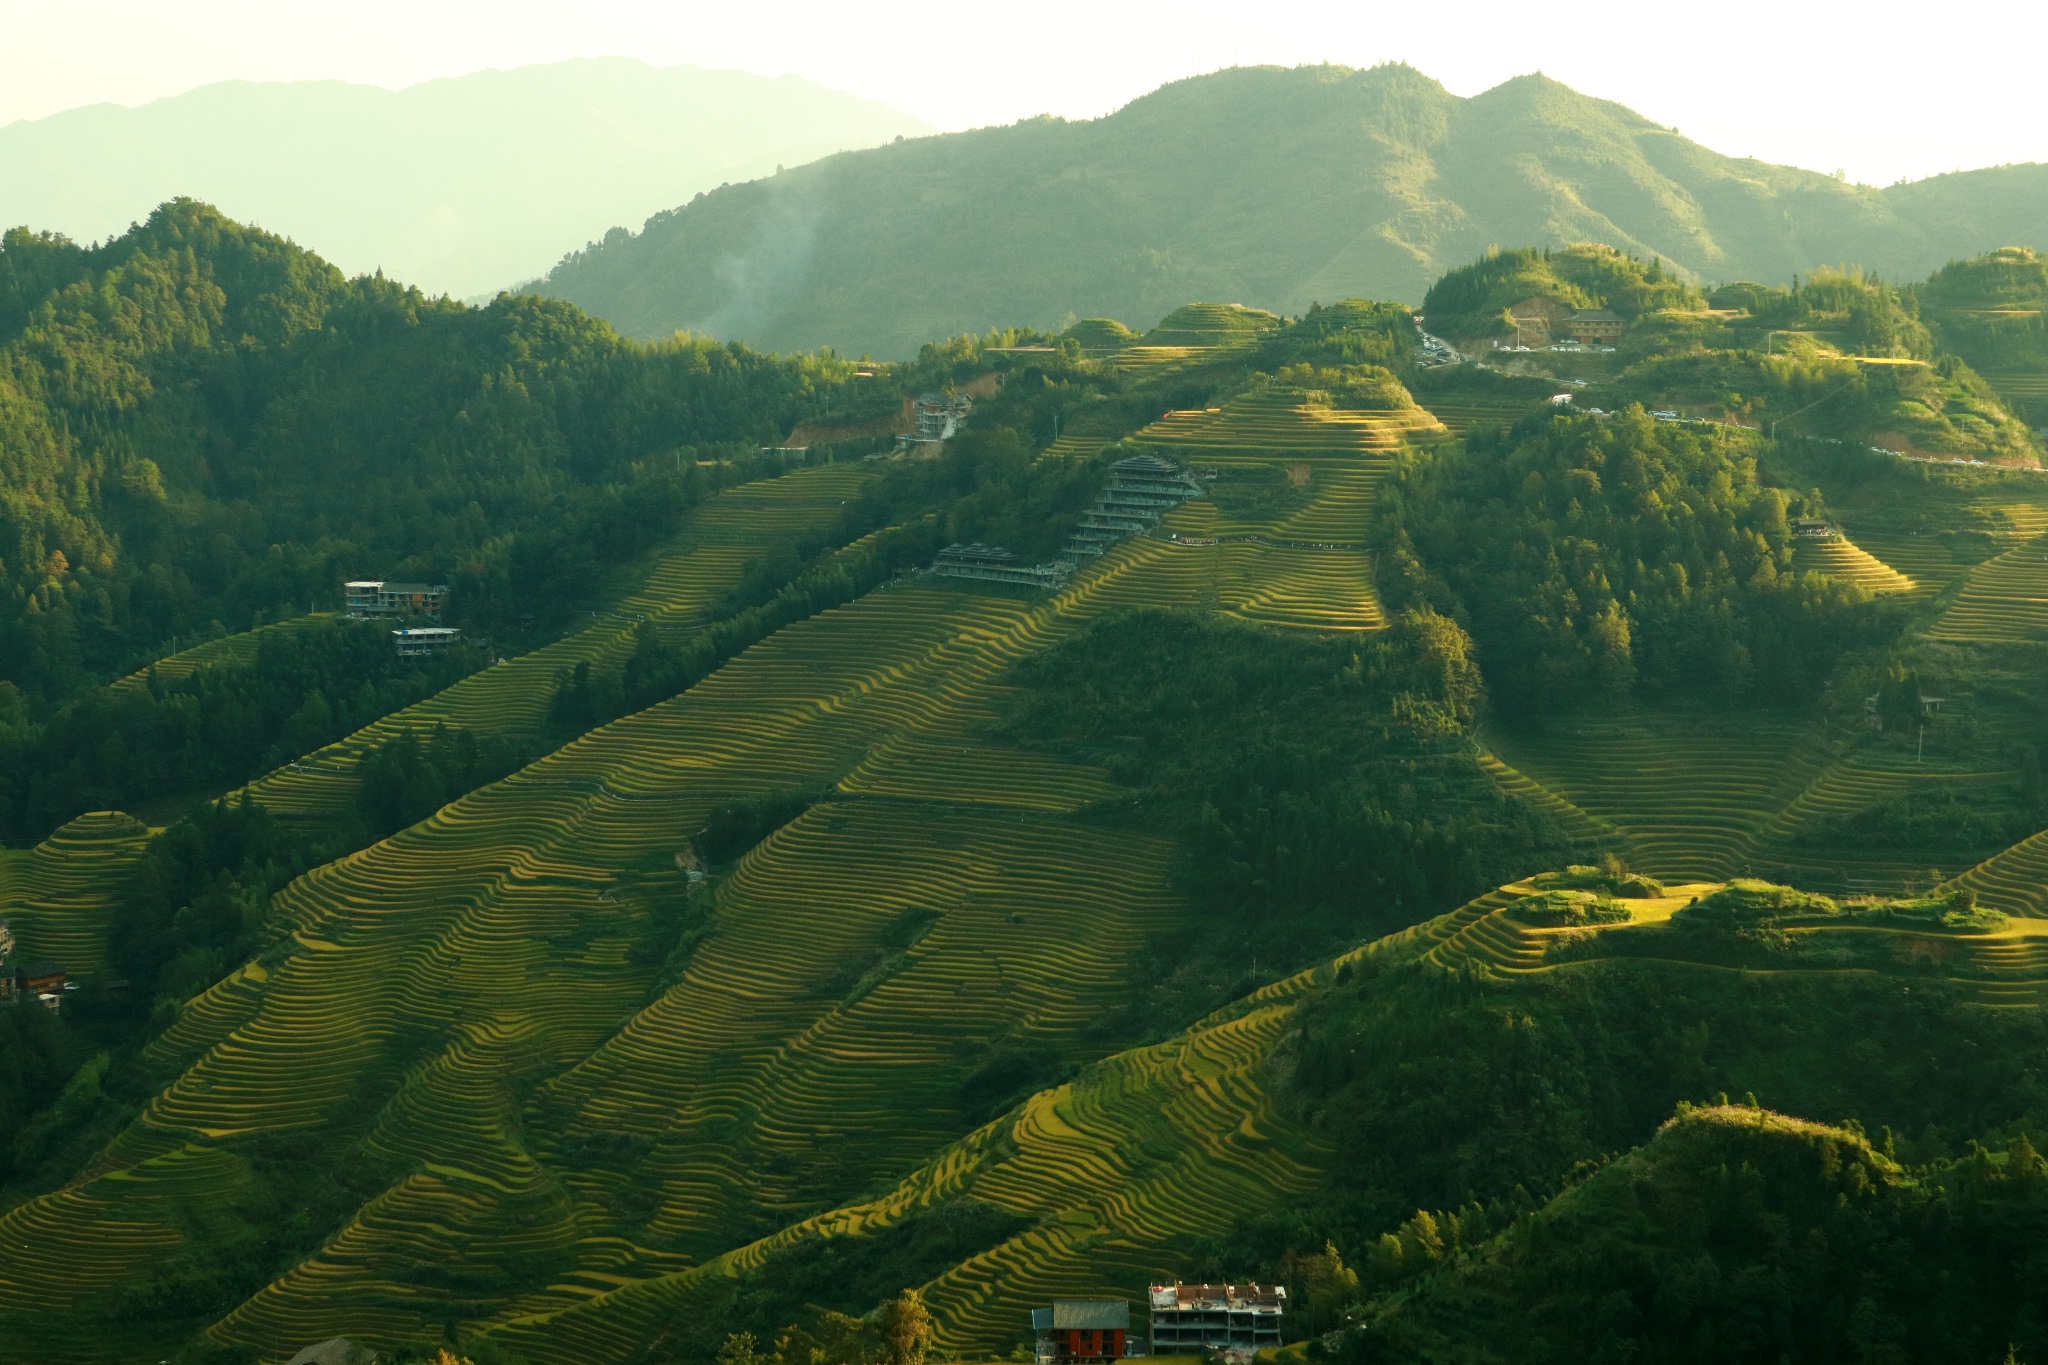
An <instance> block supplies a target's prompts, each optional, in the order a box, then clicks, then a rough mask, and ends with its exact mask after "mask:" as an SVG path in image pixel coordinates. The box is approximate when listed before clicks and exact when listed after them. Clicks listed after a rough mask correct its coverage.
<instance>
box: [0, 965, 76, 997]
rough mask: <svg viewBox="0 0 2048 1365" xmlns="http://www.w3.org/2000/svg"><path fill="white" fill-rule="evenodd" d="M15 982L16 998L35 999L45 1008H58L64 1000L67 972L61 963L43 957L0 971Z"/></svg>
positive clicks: (14, 995) (13, 992)
mask: <svg viewBox="0 0 2048 1365" xmlns="http://www.w3.org/2000/svg"><path fill="white" fill-rule="evenodd" d="M0 975H5V976H6V978H7V979H8V980H9V981H10V982H12V983H13V991H12V992H11V993H12V995H13V997H14V998H15V999H16V1000H20V1001H24V1002H25V1001H30V1000H33V1001H35V1002H36V1003H37V1004H39V1005H41V1006H42V1007H43V1008H44V1009H51V1010H54V1009H57V1008H59V1007H61V1006H62V1004H63V1002H64V985H65V980H66V976H65V972H64V968H63V967H62V966H60V965H59V964H57V963H55V962H52V961H50V960H49V959H48V958H43V959H40V960H37V961H31V962H23V963H19V964H17V965H15V966H13V967H11V968H7V969H5V971H4V972H0Z"/></svg>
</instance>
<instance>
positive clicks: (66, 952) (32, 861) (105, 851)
mask: <svg viewBox="0 0 2048 1365" xmlns="http://www.w3.org/2000/svg"><path fill="white" fill-rule="evenodd" d="M148 841H149V830H148V829H147V828H146V827H145V826H144V825H143V823H142V822H141V821H140V820H137V819H135V818H134V817H133V816H129V815H123V814H121V813H120V812H119V811H93V812H91V813H90V814H86V815H81V816H79V817H78V818H77V819H75V820H73V821H71V822H70V823H69V824H67V825H65V826H63V828H61V829H59V830H57V831H56V832H55V833H54V834H52V835H51V836H50V837H49V838H47V839H45V840H43V842H41V843H40V844H37V845H36V846H35V847H34V848H32V849H26V850H21V851H0V919H4V920H6V921H7V922H8V924H9V925H11V926H12V927H13V930H14V937H15V940H16V944H17V953H16V959H17V960H18V961H22V962H27V961H32V960H35V959H39V958H48V959H51V960H53V961H55V962H57V963H58V964H59V965H61V966H62V967H63V968H64V970H65V971H66V972H68V973H70V975H71V976H72V977H73V978H74V979H81V980H82V979H84V978H86V977H92V976H98V975H100V974H101V973H103V972H104V971H105V970H106V965H107V924H108V921H109V919H110V918H111V917H112V915H113V913H114V909H115V906H116V905H117V903H118V902H119V899H120V896H121V894H122V892H123V890H124V889H125V888H126V886H127V884H128V879H129V878H130V877H131V876H132V875H134V872H135V868H136V866H137V864H138V863H140V861H141V859H142V850H143V846H144V845H145V844H146V843H147V842H148Z"/></svg>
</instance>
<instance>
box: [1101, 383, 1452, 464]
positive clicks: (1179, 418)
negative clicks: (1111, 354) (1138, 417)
mask: <svg viewBox="0 0 2048 1365" xmlns="http://www.w3.org/2000/svg"><path fill="white" fill-rule="evenodd" d="M1443 434H1444V428H1443V424H1442V423H1440V422H1438V421H1437V420H1436V418H1434V417H1432V416H1431V415H1430V414H1429V413H1428V412H1427V411H1425V410H1423V409H1422V408H1406V409H1402V410H1399V411H1392V412H1358V411H1353V410H1349V409H1344V408H1327V407H1310V406H1307V405H1306V404H1304V403H1302V402H1301V401H1300V395H1298V394H1296V393H1294V392H1292V391H1289V390H1283V389H1269V390H1267V391H1266V392H1264V393H1256V394H1246V395H1244V396H1243V397H1240V398H1233V399H1232V400H1231V401H1230V402H1229V403H1227V404H1225V405H1224V406H1223V407H1221V408H1200V409H1189V410H1186V411H1181V412H1169V413H1167V414H1166V416H1164V417H1162V418H1161V419H1160V420H1158V421H1157V422H1154V423H1153V424H1152V425H1151V426H1149V427H1146V428H1145V429H1144V430H1143V431H1141V432H1139V433H1138V434H1137V435H1135V436H1133V437H1131V438H1129V439H1130V440H1132V441H1133V442H1135V443H1137V444H1139V445H1153V446H1160V447H1164V448H1166V449H1167V450H1169V451H1179V452H1183V453H1184V455H1185V457H1187V458H1192V459H1195V460H1198V461H1201V462H1204V463H1227V462H1229V461H1230V459H1231V457H1233V456H1236V457H1238V458H1241V459H1251V460H1256V461H1259V462H1261V463H1263V462H1266V461H1270V460H1272V459H1273V458H1275V457H1276V456H1280V455H1289V456H1293V457H1295V458H1301V459H1314V458H1317V457H1331V456H1336V457H1346V456H1356V455H1358V454H1360V453H1361V452H1367V451H1388V452H1391V451H1393V450H1396V449H1398V448H1399V447H1400V446H1402V445H1404V444H1406V443H1407V442H1409V441H1411V440H1413V439H1415V438H1416V437H1419V436H1432V435H1443Z"/></svg>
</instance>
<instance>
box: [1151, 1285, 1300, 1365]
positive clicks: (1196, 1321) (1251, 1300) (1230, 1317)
mask: <svg viewBox="0 0 2048 1365" xmlns="http://www.w3.org/2000/svg"><path fill="white" fill-rule="evenodd" d="M1146 1292H1147V1296H1148V1297H1149V1299H1150V1300H1151V1307H1152V1350H1153V1353H1154V1354H1156V1355H1199V1354H1201V1353H1202V1352H1205V1351H1216V1352H1219V1353H1222V1354H1225V1355H1243V1356H1249V1355H1251V1354H1252V1353H1253V1352H1255V1351H1258V1350H1260V1349H1261V1348H1263V1347H1267V1346H1278V1345H1280V1341H1281V1332H1280V1328H1281V1319H1282V1318H1283V1317H1284V1316H1285V1314H1286V1312H1287V1291H1286V1290H1285V1289H1284V1288H1282V1287H1281V1286H1279V1285H1277V1284H1181V1283H1179V1282H1178V1281H1176V1282H1175V1283H1173V1284H1155V1285H1152V1286H1150V1287H1149V1288H1148V1289H1147V1291H1146Z"/></svg>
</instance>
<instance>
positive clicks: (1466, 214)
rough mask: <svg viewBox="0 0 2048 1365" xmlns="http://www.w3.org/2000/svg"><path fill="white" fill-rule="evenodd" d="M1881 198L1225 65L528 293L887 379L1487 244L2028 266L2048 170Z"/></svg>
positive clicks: (1478, 108) (607, 261) (1528, 87)
mask: <svg viewBox="0 0 2048 1365" xmlns="http://www.w3.org/2000/svg"><path fill="white" fill-rule="evenodd" d="M1948 180H1949V181H1950V182H1951V183H1948V184H1944V185H1929V184H1928V182H1922V183H1921V184H1920V185H1916V186H1897V187H1894V188H1893V189H1891V190H1885V191H1878V190H1870V189H1865V188H1861V187H1857V186H1852V185H1847V184H1844V183H1842V182H1840V181H1837V180H1836V179H1834V178H1833V177H1831V176H1826V175H1821V174H1819V173H1817V172H1812V171H1804V170H1798V169H1795V168H1791V167H1781V166H1772V165H1768V164H1766V163H1763V162H1758V161H1754V160H1748V159H1736V158H1731V157H1726V156H1722V155H1720V154H1719V153H1717V152H1714V151H1712V150H1710V149H1708V148H1705V147H1702V146H1700V145H1699V144H1697V143H1695V142H1692V141H1690V140H1688V139H1687V138H1685V137H1684V136H1683V135H1682V134H1680V133H1678V132H1676V131H1674V130H1672V129H1669V128H1666V127H1664V126H1663V125H1661V124H1657V123H1654V122H1652V121H1651V120H1649V119H1646V118H1644V117H1643V116H1642V115H1640V114H1638V113H1636V112H1635V111H1633V110H1631V109H1629V108H1627V107H1625V106H1623V105H1620V104H1616V103H1613V102H1611V101H1607V100H1601V99H1598V98H1595V97H1593V96H1589V95H1586V94H1583V93H1581V92H1579V91H1577V90H1575V89H1573V88H1572V87H1571V86H1568V85H1566V84H1564V83H1563V82H1561V81H1558V80H1556V79H1554V78H1552V77H1550V76H1546V75H1544V74H1542V73H1541V72H1531V73H1528V74H1526V75H1522V76H1517V77H1515V78H1513V79H1512V80H1508V81H1504V82H1502V83H1501V84H1499V85H1497V86H1495V87H1493V88H1492V89H1490V90H1487V91H1485V92H1483V93H1481V94H1479V95H1475V96H1472V97H1470V98H1461V97H1459V96H1456V95H1453V94H1451V93H1450V92H1449V91H1447V90H1445V89H1444V87H1443V86H1442V85H1441V84H1439V83H1438V82H1437V81H1436V80H1434V79H1432V78H1431V77H1429V76H1428V75H1426V74H1424V73H1422V72H1420V71H1417V70H1416V69H1414V68H1413V67H1409V66H1406V65H1401V64H1386V65H1380V66H1374V67H1366V68H1353V67H1343V66H1328V65H1325V66H1302V67H1292V68H1287V67H1276V66H1245V67H1231V68H1228V69H1226V70H1222V71H1217V72H1214V73H1211V74H1209V75H1206V76H1196V77H1190V78H1187V79H1185V80H1179V81H1174V82H1172V83H1170V84H1168V85H1164V86H1161V87H1160V88H1159V89H1157V90H1154V91H1152V92H1151V93H1149V94H1147V95H1144V96H1141V97H1140V98H1138V99H1136V100H1133V101H1132V102H1131V103H1129V104H1127V105H1125V106H1124V107H1123V108H1121V109H1119V110H1117V111H1116V112H1114V113H1112V114H1109V115H1106V116H1104V117H1102V118H1099V119H1093V120H1080V121H1074V122H1065V121H1050V120H1047V121H1040V120H1033V121H1031V122H1028V123H1024V124H1014V125H1010V126H1008V127H1003V128H984V129H977V130H975V131H973V132H969V133H956V134H946V135H942V136H937V137H929V138H923V139H919V140H917V141H913V142H907V143H904V144H902V145H901V146H890V147H886V148H882V149H877V150H874V151H865V152H851V153H847V154H845V155H841V156H835V157H831V158H829V159H826V160H823V161H820V162H817V163H815V164H813V165H810V166H807V167H804V168H803V169H801V170H800V171H796V172H792V173H790V174H787V175H784V176H783V177H781V178H780V179H778V180H776V181H775V182H774V185H773V189H772V192H764V191H763V190H762V188H761V187H759V186H751V185H743V184H735V185H732V186H730V187H727V188H723V189H720V190H718V191H714V192H711V193H708V194H706V195H704V196H703V197H702V198H701V199H699V200H697V201H695V202H693V203H690V204H688V205H687V206H685V207H682V208H678V209H673V210H670V211H668V212H664V213H660V214H657V215H655V216H653V217H652V218H651V219H650V220H649V221H648V223H647V225H646V228H645V230H643V231H642V232H640V233H638V234H636V235H633V236H630V237H627V238H624V239H620V238H614V239H612V240H611V241H608V242H606V243H605V244H603V245H602V246H599V247H595V248H593V249H591V250H588V251H584V252H580V253H577V254H576V255H575V256H573V257H572V258H570V259H567V260H565V261H564V262H563V263H562V264H561V265H560V266H558V267H557V268H556V269H555V271H554V272H553V273H552V274H550V275H549V276H548V277H547V279H546V280H545V281H542V282H539V283H538V284H537V285H536V286H535V288H536V289H537V290H539V291H541V292H547V293H553V294H557V295H560V296H561V297H564V298H567V299H571V300H573V301H575V302H576V303H579V304H581V305H582V306H584V307H585V308H588V309H590V310H591V311H593V312H596V313H598V314H600V315H602V316H604V317H606V318H608V319H610V320H611V322H612V323H613V324H614V325H615V326H617V327H619V328H620V329H621V330H622V331H624V332H626V333H628V334H631V335H637V336H649V337H652V336H666V335H669V334H670V333H672V332H674V331H675V330H677V329H689V330H692V331H698V332H703V331H709V332H711V333H712V334H714V335H718V336H721V337H729V338H737V339H743V340H746V341H749V342H751V343H754V344H756V345H761V346H766V347H771V348H776V349H809V348H812V347H816V346H821V345H830V346H833V347H836V348H838V349H840V350H843V351H846V352H849V353H852V354H859V353H861V352H863V351H867V352H873V353H875V354H885V355H904V354H910V353H912V352H914V351H915V350H916V348H917V347H918V345H920V344H921V343H922V342H924V341H925V340H927V339H928V338H930V337H932V336H934V335H938V334H942V333H959V332H981V331H985V330H986V329H988V328H990V327H993V326H998V325H1002V326H1010V325H1016V324H1019V323H1024V324H1032V325H1038V326H1044V327H1047V328H1050V329H1056V328H1057V327H1059V326H1060V325H1062V322H1063V320H1064V319H1066V318H1068V317H1113V318H1116V319H1118V320H1120V321H1121V322H1123V323H1125V324H1127V325H1129V326H1131V327H1133V328H1136V329H1138V330H1144V329H1145V328H1147V327H1148V326H1150V325H1151V324H1152V323H1153V322H1155V321H1156V320H1158V319H1159V318H1160V317H1162V316H1163V315H1164V314H1165V313H1166V312H1167V311H1169V310H1170V309H1172V308H1173V307H1175V306H1176V305H1177V304H1179V303H1181V302H1182V301H1184V300H1186V299H1189V298H1209V299H1228V300H1233V301H1236V302H1240V303H1243V304H1246V305H1249V306H1252V307H1256V308H1263V309H1268V310H1271V311H1275V312H1279V313H1287V314H1292V313H1298V312H1300V311H1301V310H1302V309H1304V308H1306V307H1307V306H1308V304H1309V303H1310V302H1311V301H1312V300H1315V299H1332V298H1343V297H1351V296H1358V297H1370V298H1383V299H1404V300H1408V301H1410V302H1413V301H1415V300H1418V299H1420V298H1421V296H1422V294H1423V291H1424V290H1425V289H1427V288H1428V286H1429V284H1430V283H1431V282H1432V281H1433V280H1434V279H1435V278H1436V277H1437V276H1439V275H1441V274H1442V273H1443V272H1444V271H1445V270H1446V269H1449V268H1450V267H1452V266H1454V265H1458V264H1461V263H1463V262H1465V261H1468V260H1471V259H1472V258H1474V257H1475V256H1477V255H1479V254H1480V253H1481V252H1482V251H1484V250H1485V249H1486V247H1487V246H1488V245H1490V244H1502V245H1537V246H1542V245H1551V246H1564V245H1568V244H1570V243H1573V242H1580V241H1593V242H1602V243H1605V244H1607V245H1610V246H1613V247H1616V248H1619V249H1621V250H1624V251H1628V252H1633V253H1635V254H1637V255H1641V256H1645V257H1648V256H1654V257H1657V258H1659V259H1661V260H1663V261H1664V262H1666V263H1667V265H1668V266H1669V267H1670V268H1672V269H1674V270H1676V271H1677V272H1678V273H1679V274H1680V275H1682V276H1683V277H1685V278H1688V279H1691V280H1695V281H1699V282H1703V283H1709V284H1712V283H1717V282H1720V281H1725V280H1733V279H1741V278H1749V279H1757V280H1767V281H1779V280H1786V279H1789V277H1790V276H1791V275H1793V274H1795V273H1805V272H1809V271H1811V270H1812V269H1813V268H1814V267H1816V266H1819V265H1824V264H1838V263H1841V262H1843V261H1856V262H1861V263H1863V264H1865V265H1868V266H1870V267H1872V268H1874V269H1876V270H1878V271H1880V272H1881V273H1883V274H1885V275H1886V276H1888V277H1891V278H1900V277H1906V276H1914V275H1923V274H1925V273H1926V272H1928V271H1929V270H1932V269H1933V268H1935V267H1936V266H1939V265H1940V264H1941V263H1942V262H1943V261H1944V260H1947V259H1950V258H1954V257H1962V256H1968V255H1971V254H1973V253H1976V252H1979V251H1984V250H1988V249H1990V248H1993V247H1997V246H2001V245H2005V244H2007V243H2010V242H2015V241H2028V240H2039V239H2040V238H2041V237H2042V236H2043V235H2044V233H2043V224H2044V219H2048V168H2042V167H2020V168H2005V169H2003V170H2001V171H2000V172H1973V173H1971V174H1968V175H1963V176H1958V177H1949V178H1948Z"/></svg>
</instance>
